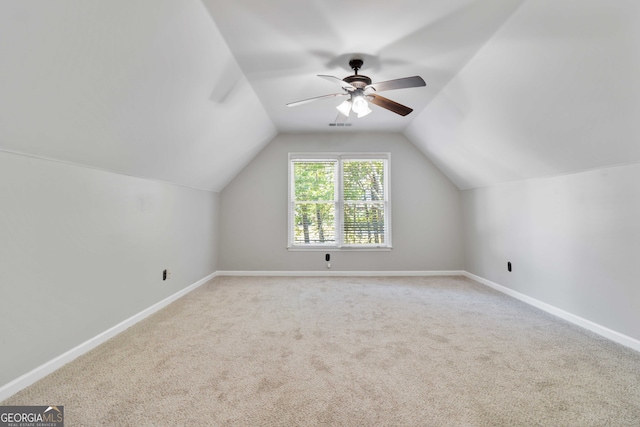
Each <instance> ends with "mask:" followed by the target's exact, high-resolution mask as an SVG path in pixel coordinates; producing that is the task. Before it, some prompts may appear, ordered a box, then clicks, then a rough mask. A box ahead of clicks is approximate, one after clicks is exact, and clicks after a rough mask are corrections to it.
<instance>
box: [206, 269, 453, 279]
mask: <svg viewBox="0 0 640 427" xmlns="http://www.w3.org/2000/svg"><path fill="white" fill-rule="evenodd" d="M464 274H465V272H464V271H462V270H450V271H370V270H369V271H338V270H328V269H327V270H317V271H232V270H226V271H224V270H223V271H218V276H290V277H304V276H312V277H316V276H332V277H338V276H347V277H354V276H367V277H373V276H379V277H388V276H394V277H398V276H464Z"/></svg>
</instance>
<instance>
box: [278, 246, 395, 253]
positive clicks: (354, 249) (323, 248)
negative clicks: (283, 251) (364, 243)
mask: <svg viewBox="0 0 640 427" xmlns="http://www.w3.org/2000/svg"><path fill="white" fill-rule="evenodd" d="M391 249H393V247H392V246H381V247H377V246H368V247H361V248H357V247H349V246H343V247H338V246H312V247H304V248H302V247H298V246H288V247H287V250H288V251H289V252H388V251H391Z"/></svg>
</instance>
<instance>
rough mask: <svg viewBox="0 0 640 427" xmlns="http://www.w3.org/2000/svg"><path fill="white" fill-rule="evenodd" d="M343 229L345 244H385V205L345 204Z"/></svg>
mask: <svg viewBox="0 0 640 427" xmlns="http://www.w3.org/2000/svg"><path fill="white" fill-rule="evenodd" d="M343 229H344V236H343V239H344V243H345V244H348V245H354V244H356V245H358V244H383V243H385V241H384V235H385V233H384V204H383V203H345V205H344V224H343Z"/></svg>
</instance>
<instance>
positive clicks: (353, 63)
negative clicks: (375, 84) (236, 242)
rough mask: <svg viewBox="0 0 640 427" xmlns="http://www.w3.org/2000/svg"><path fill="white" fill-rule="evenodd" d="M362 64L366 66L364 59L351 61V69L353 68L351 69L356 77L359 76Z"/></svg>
mask: <svg viewBox="0 0 640 427" xmlns="http://www.w3.org/2000/svg"><path fill="white" fill-rule="evenodd" d="M362 64H364V61H363V60H362V59H357V58H354V59H352V60H351V61H349V67H351V69H352V70H353V71H355V72H356V75H358V70H359V69H360V68H362Z"/></svg>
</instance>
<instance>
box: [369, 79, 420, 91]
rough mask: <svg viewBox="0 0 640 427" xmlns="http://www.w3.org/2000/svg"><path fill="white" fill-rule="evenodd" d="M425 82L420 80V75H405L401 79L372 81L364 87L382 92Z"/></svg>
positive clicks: (415, 85)
mask: <svg viewBox="0 0 640 427" xmlns="http://www.w3.org/2000/svg"><path fill="white" fill-rule="evenodd" d="M426 85H427V84H426V83H425V82H424V80H422V77H420V76H413V77H405V78H403V79H396V80H387V81H386V82H379V83H372V84H370V85H369V86H367V87H365V88H364V90H365V92H366V91H367V90H371V89H373V90H374V91H375V92H382V91H383V90H394V89H405V88H409V87H418V86H426Z"/></svg>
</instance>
